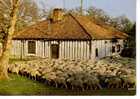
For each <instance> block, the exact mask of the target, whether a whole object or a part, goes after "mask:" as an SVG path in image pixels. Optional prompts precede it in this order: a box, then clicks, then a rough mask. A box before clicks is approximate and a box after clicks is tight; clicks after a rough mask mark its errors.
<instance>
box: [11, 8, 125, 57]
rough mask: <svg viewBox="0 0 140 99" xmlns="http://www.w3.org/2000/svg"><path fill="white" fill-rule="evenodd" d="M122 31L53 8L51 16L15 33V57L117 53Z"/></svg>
mask: <svg viewBox="0 0 140 99" xmlns="http://www.w3.org/2000/svg"><path fill="white" fill-rule="evenodd" d="M126 38H127V35H126V34H125V33H122V32H120V31H118V30H115V29H107V28H105V27H103V26H100V25H98V24H96V23H94V21H92V19H90V18H89V17H87V16H82V15H75V14H71V13H67V14H65V13H64V12H63V10H62V9H59V8H56V9H54V10H53V13H52V17H51V18H49V19H46V20H44V21H41V22H39V23H37V24H34V25H31V26H29V27H27V28H25V29H24V30H22V31H20V32H18V33H16V34H15V35H14V38H13V48H12V56H13V57H15V58H26V57H40V58H50V59H51V58H55V59H57V58H62V59H63V58H66V59H99V58H102V57H105V56H110V55H111V54H112V53H115V52H117V53H120V52H121V50H122V49H123V42H124V40H125V39H126Z"/></svg>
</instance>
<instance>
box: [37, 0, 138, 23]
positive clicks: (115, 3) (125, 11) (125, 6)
mask: <svg viewBox="0 0 140 99" xmlns="http://www.w3.org/2000/svg"><path fill="white" fill-rule="evenodd" d="M36 1H37V2H38V4H39V5H40V6H44V7H46V8H54V7H61V8H67V9H71V8H75V7H79V6H80V0H36ZM83 1H84V8H88V7H90V6H95V7H96V8H100V9H103V10H104V11H105V12H106V13H107V14H109V15H111V16H121V15H126V16H127V17H128V18H129V19H131V20H132V21H135V20H136V0H83Z"/></svg>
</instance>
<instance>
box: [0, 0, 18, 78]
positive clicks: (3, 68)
mask: <svg viewBox="0 0 140 99" xmlns="http://www.w3.org/2000/svg"><path fill="white" fill-rule="evenodd" d="M0 1H1V3H3V4H5V2H4V1H3V0H0ZM19 2H20V0H11V2H10V3H11V12H10V25H9V28H8V33H7V36H6V39H5V43H4V49H3V52H2V56H1V57H0V63H1V64H0V79H1V80H3V79H8V78H9V77H8V73H7V67H8V62H9V56H10V50H11V47H12V37H13V34H14V32H15V27H16V22H17V13H18V6H19Z"/></svg>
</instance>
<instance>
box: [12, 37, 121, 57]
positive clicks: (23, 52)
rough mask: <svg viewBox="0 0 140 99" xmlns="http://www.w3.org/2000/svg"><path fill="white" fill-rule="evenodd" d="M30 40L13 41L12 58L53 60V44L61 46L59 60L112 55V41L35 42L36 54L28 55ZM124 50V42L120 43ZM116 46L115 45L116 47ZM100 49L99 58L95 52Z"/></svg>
mask: <svg viewBox="0 0 140 99" xmlns="http://www.w3.org/2000/svg"><path fill="white" fill-rule="evenodd" d="M28 41H29V40H13V47H12V53H11V54H12V56H13V57H15V58H25V57H28V56H35V57H40V58H51V44H58V45H59V58H62V59H64V58H67V59H100V58H102V57H105V56H110V55H111V54H112V46H113V45H114V44H112V42H111V40H92V41H80V40H77V41H76V40H75V41H72V40H71V41H68V40H67V41H56V40H54V41H44V40H34V41H35V42H36V53H35V54H33V55H31V54H28ZM116 44H120V45H121V46H122V48H123V40H118V43H116ZM116 44H115V45H116ZM96 48H97V49H98V57H96V55H95V50H96Z"/></svg>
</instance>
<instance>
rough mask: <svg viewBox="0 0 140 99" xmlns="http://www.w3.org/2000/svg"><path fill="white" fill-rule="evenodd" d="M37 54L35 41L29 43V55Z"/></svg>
mask: <svg viewBox="0 0 140 99" xmlns="http://www.w3.org/2000/svg"><path fill="white" fill-rule="evenodd" d="M35 53H36V43H35V41H28V54H35Z"/></svg>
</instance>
